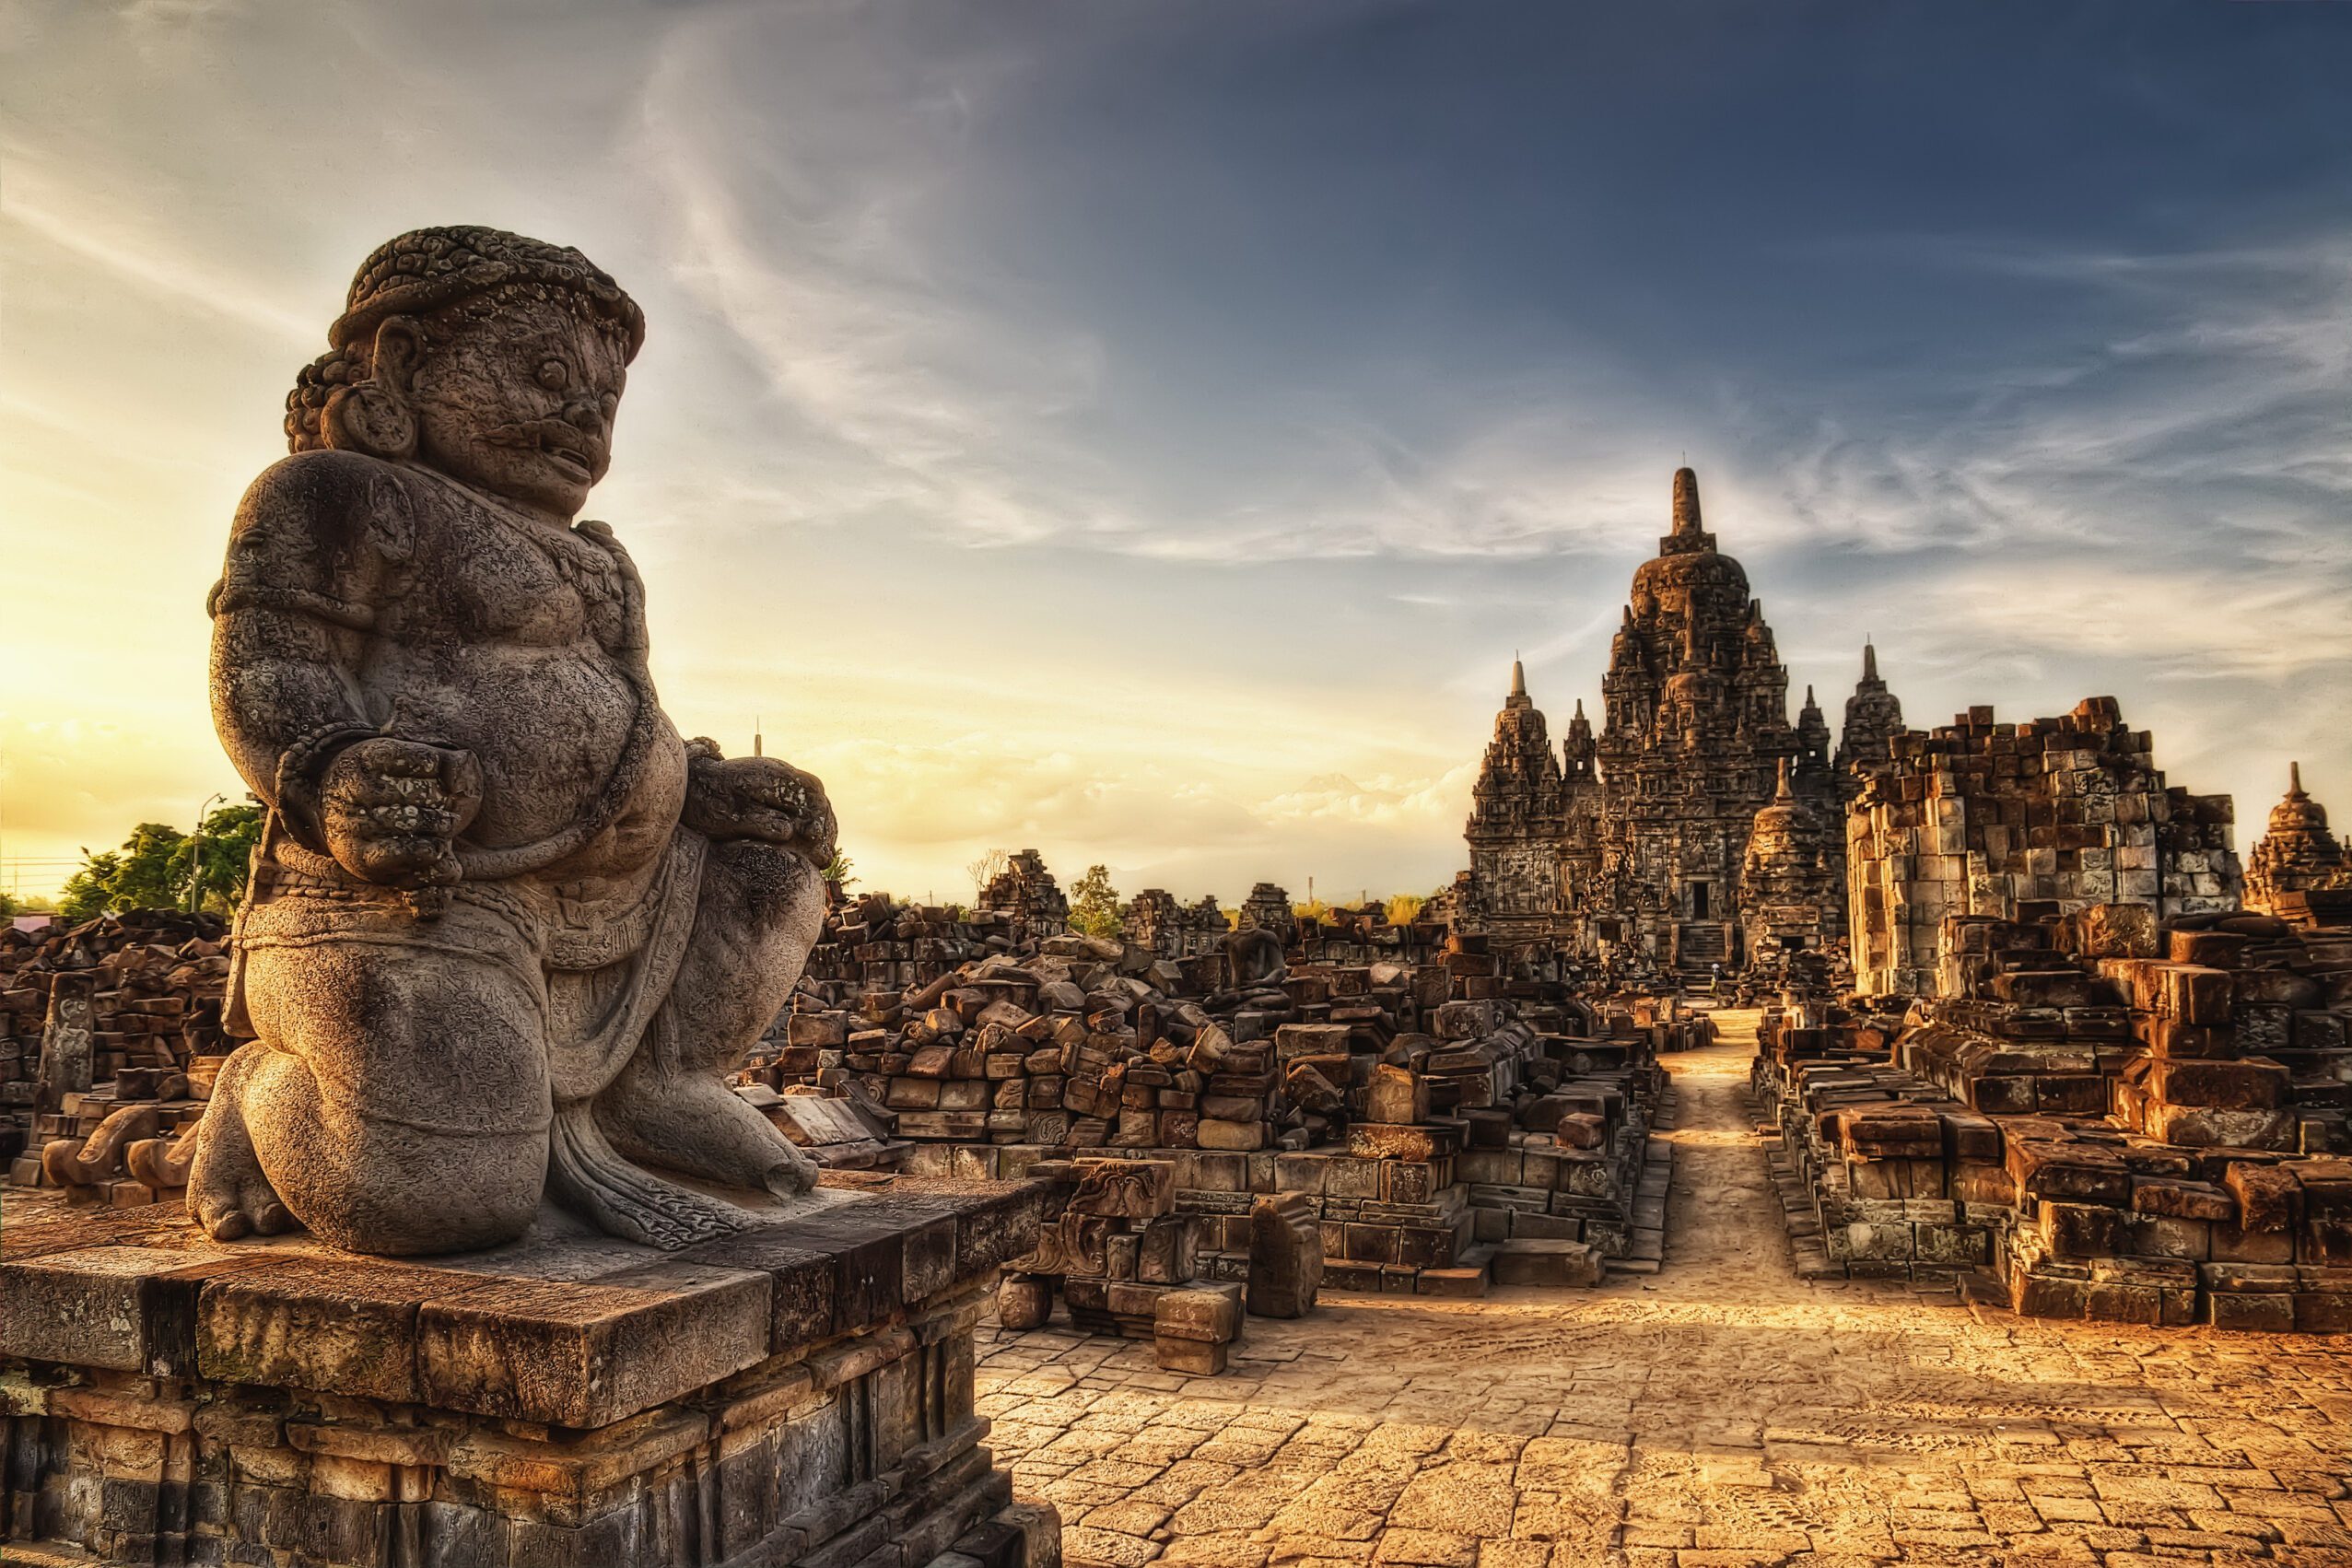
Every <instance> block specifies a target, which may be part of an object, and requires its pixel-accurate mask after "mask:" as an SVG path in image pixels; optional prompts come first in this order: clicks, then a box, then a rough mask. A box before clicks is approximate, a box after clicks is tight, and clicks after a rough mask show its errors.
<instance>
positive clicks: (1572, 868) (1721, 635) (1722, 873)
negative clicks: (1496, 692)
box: [1469, 468, 1900, 971]
mask: <svg viewBox="0 0 2352 1568" xmlns="http://www.w3.org/2000/svg"><path fill="white" fill-rule="evenodd" d="M1877 674H1878V672H1877V667H1876V663H1875V655H1872V656H1871V662H1870V663H1869V664H1868V666H1867V668H1866V675H1865V682H1866V685H1867V686H1869V687H1871V688H1872V695H1871V696H1869V698H1868V699H1867V700H1866V701H1865V703H1864V707H1865V708H1869V710H1870V711H1869V712H1868V713H1867V714H1866V715H1864V716H1862V717H1861V721H1860V722H1859V723H1857V722H1856V718H1857V716H1856V713H1855V709H1854V708H1853V706H1852V705H1849V710H1848V726H1847V727H1848V730H1849V731H1850V733H1849V734H1848V736H1847V742H1848V744H1849V745H1853V744H1854V743H1855V739H1856V735H1857V734H1858V732H1859V731H1871V735H1870V738H1872V739H1876V738H1878V737H1877V731H1878V728H1879V727H1880V726H1881V725H1883V723H1884V722H1885V716H1883V715H1881V714H1879V713H1878V707H1879V706H1891V704H1892V698H1891V696H1885V695H1883V694H1884V693H1885V686H1884V684H1883V683H1881V682H1878V679H1877ZM1601 709H1602V711H1601V725H1600V729H1599V731H1598V732H1597V733H1595V731H1593V729H1592V728H1591V726H1590V725H1589V724H1588V723H1586V721H1585V720H1584V713H1583V705H1582V704H1581V703H1579V705H1578V708H1577V719H1576V721H1575V722H1574V724H1572V726H1571V727H1570V730H1569V733H1568V736H1567V737H1566V743H1565V745H1564V746H1563V748H1562V756H1561V757H1560V759H1559V760H1558V763H1557V765H1556V766H1550V763H1551V759H1550V756H1549V754H1547V755H1546V757H1545V761H1544V763H1541V764H1539V763H1538V762H1537V761H1536V760H1535V758H1534V755H1533V747H1534V746H1538V745H1542V744H1545V741H1544V740H1543V736H1544V728H1543V719H1542V715H1541V714H1540V713H1539V712H1536V711H1535V710H1534V708H1533V705H1532V703H1531V702H1530V701H1529V699H1528V697H1527V690H1526V685H1525V683H1524V681H1523V680H1522V679H1521V677H1520V675H1519V673H1518V672H1517V670H1516V668H1514V672H1513V680H1512V693H1511V696H1510V697H1509V699H1507V702H1506V706H1505V708H1504V712H1503V713H1502V714H1500V715H1498V716H1497V720H1496V729H1495V743H1494V744H1493V745H1492V746H1490V747H1489V748H1488V753H1487V757H1486V766H1485V767H1484V769H1483V770H1482V772H1481V775H1480V780H1479V784H1478V787H1477V790H1476V797H1475V798H1476V800H1477V802H1478V803H1477V806H1476V808H1475V810H1474V812H1473V814H1472V818H1471V822H1470V825H1469V828H1470V830H1469V839H1470V845H1471V851H1472V852H1471V870H1472V872H1473V877H1472V881H1473V882H1474V883H1476V884H1477V886H1476V892H1477V895H1478V896H1479V897H1480V899H1481V900H1482V902H1483V903H1484V905H1485V907H1486V913H1487V914H1488V915H1489V916H1490V917H1494V918H1496V919H1494V922H1493V923H1494V929H1495V930H1497V931H1498V933H1499V934H1502V935H1504V936H1506V937H1510V938H1528V937H1533V936H1536V935H1538V934H1540V935H1541V936H1542V937H1543V939H1544V940H1546V941H1549V942H1552V943H1554V944H1556V945H1559V946H1562V947H1568V948H1574V949H1580V950H1584V951H1586V952H1599V951H1604V950H1606V949H1607V948H1608V947H1609V946H1610V945H1613V944H1624V945H1625V946H1627V947H1629V948H1631V949H1633V950H1638V951H1639V952H1641V953H1643V954H1646V955H1648V956H1649V957H1651V958H1654V959H1656V961H1658V962H1660V963H1664V964H1671V965H1679V966H1680V967H1683V968H1685V969H1690V970H1696V971H1703V970H1705V969H1707V968H1708V967H1710V966H1711V965H1714V964H1717V963H1721V964H1725V965H1731V964H1734V963H1736V962H1738V961H1739V960H1740V959H1741V958H1742V957H1743V956H1745V953H1744V949H1745V947H1746V946H1747V945H1748V943H1749V941H1750V940H1751V937H1750V932H1751V931H1752V930H1761V929H1762V928H1761V926H1760V925H1759V924H1758V922H1757V920H1755V919H1749V916H1750V915H1751V914H1752V913H1755V912H1752V911H1749V910H1748V909H1746V908H1745V905H1746V903H1747V902H1749V901H1750V900H1751V898H1752V897H1753V895H1752V893H1743V880H1744V882H1745V885H1746V886H1747V887H1749V888H1751V889H1752V888H1753V887H1754V886H1756V885H1758V881H1757V878H1755V877H1754V876H1752V875H1749V876H1746V877H1745V878H1744V879H1743V873H1744V872H1747V870H1748V863H1747V860H1748V849H1749V838H1750V837H1751V835H1752V833H1753V832H1754V829H1755V825H1756V817H1757V813H1758V812H1760V811H1762V810H1764V809H1765V808H1766V807H1767V806H1773V805H1774V803H1775V801H1776V798H1777V800H1778V805H1777V807H1776V808H1775V809H1776V810H1778V811H1779V812H1780V813H1781V816H1775V817H1774V818H1773V821H1774V822H1775V823H1776V824H1777V823H1780V822H1781V817H1782V816H1789V815H1790V814H1791V813H1796V816H1795V817H1794V818H1793V819H1792V820H1803V821H1808V822H1814V823H1819V824H1821V825H1825V826H1824V830H1823V831H1822V832H1820V834H1818V835H1814V834H1810V833H1808V834H1804V835H1796V836H1792V835H1789V834H1786V833H1784V834H1782V835H1781V836H1780V837H1781V838H1782V839H1788V840H1789V843H1782V842H1780V840H1779V839H1776V840H1775V844H1774V855H1773V870H1774V875H1773V878H1772V879H1770V880H1771V883H1772V885H1773V889H1774V899H1775V909H1776V910H1777V911H1778V912H1779V913H1778V915H1777V916H1776V917H1775V920H1774V922H1773V923H1774V924H1775V925H1776V926H1784V925H1786V924H1788V923H1789V922H1788V921H1787V920H1786V919H1785V918H1784V917H1785V915H1786V912H1787V911H1788V909H1790V908H1791V907H1800V908H1801V907H1808V906H1809V907H1817V908H1818V910H1819V928H1820V934H1821V935H1822V936H1823V937H1831V936H1836V935H1839V934H1842V932H1843V929H1844V898H1843V887H1844V866H1843V860H1844V857H1843V843H1842V842H1841V841H1840V835H1839V834H1837V833H1836V832H1835V831H1833V830H1832V828H1831V825H1834V824H1836V823H1837V822H1838V821H1839V820H1840V817H1841V808H1842V805H1843V802H1842V800H1841V799H1840V794H1841V792H1840V790H1839V788H1838V783H1837V779H1836V776H1835V774H1834V772H1833V771H1832V768H1831V756H1830V746H1831V734H1830V728H1829V724H1828V721H1827V720H1825V719H1824V717H1823V716H1822V713H1821V709H1820V706H1819V705H1818V704H1817V703H1815V702H1814V700H1813V694H1812V693H1811V691H1810V690H1808V691H1807V693H1806V695H1805V706H1804V708H1803V710H1802V712H1801V713H1800V714H1799V716H1798V719H1797V720H1796V722H1795V723H1793V724H1792V723H1791V722H1790V721H1789V716H1788V671H1787V668H1786V667H1785V666H1784V665H1783V664H1782V662H1781V660H1780V652H1779V649H1778V648H1777V646H1776V645H1775V643H1774V641H1773V628H1772V626H1771V625H1770V624H1769V623H1767V622H1766V621H1765V619H1764V613H1763V606H1762V605H1761V603H1759V602H1758V600H1757V599H1756V598H1755V596H1754V595H1753V594H1752V593H1751V592H1750V591H1749V585H1748V574H1747V572H1746V571H1745V570H1743V569H1742V568H1741V567H1740V565H1739V563H1738V561H1737V560H1734V559H1733V558H1732V557H1731V556H1726V555H1725V554H1724V553H1723V552H1722V550H1721V549H1719V548H1718V547H1717V546H1716V543H1715V536H1714V534H1713V533H1711V532H1708V531H1707V528H1706V523H1705V519H1704V515H1703V511H1702V509H1701V506H1700V501H1699V477H1698V475H1697V474H1695V473H1693V472H1692V471H1691V470H1690V469H1688V468H1684V469H1679V470H1678V471H1677V472H1676V474H1675V475H1674V492H1673V508H1672V521H1671V525H1670V527H1669V530H1668V532H1667V533H1666V535H1665V536H1664V537H1662V538H1661V539H1659V541H1658V549H1657V555H1656V556H1655V557H1653V558H1652V559H1650V560H1647V561H1644V562H1643V563H1642V565H1641V567H1640V568H1638V569H1636V570H1635V572H1634V574H1633V585H1632V593H1631V595H1630V596H1629V597H1628V599H1627V601H1626V604H1625V608H1624V614H1623V615H1622V617H1621V621H1620V623H1619V626H1618V630H1617V635H1616V637H1615V638H1614V639H1613V640H1612V641H1611V643H1610V645H1609V671H1608V673H1607V674H1606V675H1604V676H1603V677H1602V680H1601ZM1894 712H1896V713H1897V714H1899V713H1900V709H1894ZM1897 721H1898V722H1899V720H1897ZM1784 777H1785V778H1786V784H1785V787H1783V785H1782V783H1781V780H1782V779H1783V778H1784ZM1783 788H1785V791H1786V792H1785V794H1783V793H1781V791H1782V790H1783ZM1799 840H1801V841H1802V843H1803V844H1804V845H1806V846H1810V845H1812V844H1814V843H1816V842H1818V843H1819V844H1820V851H1819V855H1818V863H1812V862H1808V864H1807V865H1805V866H1798V865H1796V862H1795V860H1793V859H1792V858H1791V856H1792V854H1793V853H1794V851H1793V850H1792V848H1791V845H1792V844H1795V843H1797V842H1798V841H1799ZM1539 867H1541V868H1549V869H1550V872H1551V873H1552V878H1553V883H1552V886H1551V887H1550V888H1549V889H1547V888H1546V887H1545V886H1544V885H1543V878H1542V876H1541V874H1540V872H1539ZM1792 900H1795V901H1796V902H1795V903H1794V904H1792ZM1539 928H1540V932H1539Z"/></svg>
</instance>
